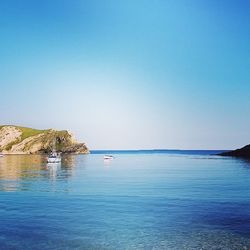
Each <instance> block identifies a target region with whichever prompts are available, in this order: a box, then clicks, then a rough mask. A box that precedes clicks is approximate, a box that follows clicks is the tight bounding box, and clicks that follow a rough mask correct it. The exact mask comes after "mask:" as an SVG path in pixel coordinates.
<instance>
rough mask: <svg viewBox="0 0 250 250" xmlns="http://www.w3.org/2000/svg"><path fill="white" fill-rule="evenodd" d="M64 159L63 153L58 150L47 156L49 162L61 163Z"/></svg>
mask: <svg viewBox="0 0 250 250" xmlns="http://www.w3.org/2000/svg"><path fill="white" fill-rule="evenodd" d="M61 160H62V158H61V155H60V154H59V153H57V152H56V151H52V152H51V154H50V155H49V156H48V157H47V163H60V162H61Z"/></svg>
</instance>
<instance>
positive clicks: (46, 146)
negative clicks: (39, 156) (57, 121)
mask: <svg viewBox="0 0 250 250" xmlns="http://www.w3.org/2000/svg"><path fill="white" fill-rule="evenodd" d="M54 149H55V150H57V151H59V152H62V153H82V154H85V153H88V148H87V147H86V145H85V144H84V143H78V142H77V141H76V140H75V139H74V137H73V135H72V134H71V133H69V132H68V131H67V130H61V131H58V130H54V129H46V130H39V129H33V128H26V127H21V126H12V125H5V126H0V150H1V151H3V152H5V153H11V154H35V153H48V152H50V151H52V150H54Z"/></svg>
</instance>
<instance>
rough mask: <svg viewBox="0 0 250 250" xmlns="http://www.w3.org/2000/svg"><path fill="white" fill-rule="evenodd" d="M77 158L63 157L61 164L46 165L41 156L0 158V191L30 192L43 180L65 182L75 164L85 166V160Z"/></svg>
mask: <svg viewBox="0 0 250 250" xmlns="http://www.w3.org/2000/svg"><path fill="white" fill-rule="evenodd" d="M78 158H79V157H77V156H76V155H64V156H63V157H62V162H61V163H59V164H48V163H46V156H42V155H6V156H5V157H1V158H0V190H4V191H15V190H30V189H31V186H34V185H37V186H39V184H38V182H40V183H41V182H42V183H44V180H50V181H52V182H55V181H61V180H64V181H65V180H67V179H69V178H71V177H72V176H73V174H74V171H75V168H76V165H77V164H79V163H80V165H81V166H83V167H84V166H85V164H84V161H85V158H84V157H82V159H79V160H78ZM80 158H81V157H80ZM77 161H79V162H77Z"/></svg>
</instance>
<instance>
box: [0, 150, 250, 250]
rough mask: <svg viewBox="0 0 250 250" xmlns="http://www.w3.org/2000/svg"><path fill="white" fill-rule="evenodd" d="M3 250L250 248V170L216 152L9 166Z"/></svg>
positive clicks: (4, 162)
mask: <svg viewBox="0 0 250 250" xmlns="http://www.w3.org/2000/svg"><path fill="white" fill-rule="evenodd" d="M0 223H1V224H0V249H250V163H249V162H247V161H242V160H237V159H233V158H225V157H218V156H211V155H209V154H208V152H207V153H206V152H203V153H201V152H197V153H195V152H183V153H176V152H171V153H164V152H161V153H159V152H154V153H149V152H137V153H132V152H127V153H125V152H122V153H119V152H115V159H114V160H113V161H110V162H107V161H106V162H104V161H103V155H102V154H90V155H86V156H65V157H64V159H63V162H62V164H61V166H47V165H46V163H45V158H43V157H41V156H5V157H3V158H1V159H0Z"/></svg>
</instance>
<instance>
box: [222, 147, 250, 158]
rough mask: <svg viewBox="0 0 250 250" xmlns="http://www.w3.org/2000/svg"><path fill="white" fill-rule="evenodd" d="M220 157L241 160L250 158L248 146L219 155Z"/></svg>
mask: <svg viewBox="0 0 250 250" xmlns="http://www.w3.org/2000/svg"><path fill="white" fill-rule="evenodd" d="M220 155H222V156H233V157H241V158H250V145H247V146H245V147H243V148H240V149H236V150H233V151H229V152H224V153H221V154H220Z"/></svg>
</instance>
